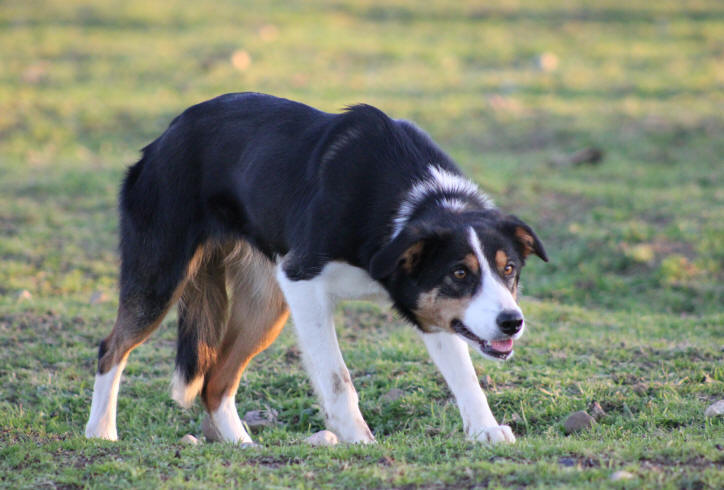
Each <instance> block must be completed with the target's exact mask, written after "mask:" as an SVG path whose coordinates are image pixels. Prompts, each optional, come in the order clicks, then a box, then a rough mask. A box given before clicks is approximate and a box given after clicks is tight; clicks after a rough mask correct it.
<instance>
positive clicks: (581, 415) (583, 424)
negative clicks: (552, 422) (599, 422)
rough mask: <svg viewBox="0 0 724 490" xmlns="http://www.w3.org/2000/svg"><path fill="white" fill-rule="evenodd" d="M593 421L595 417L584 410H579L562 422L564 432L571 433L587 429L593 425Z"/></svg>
mask: <svg viewBox="0 0 724 490" xmlns="http://www.w3.org/2000/svg"><path fill="white" fill-rule="evenodd" d="M595 423H596V419H594V418H593V417H591V416H590V415H588V413H587V412H586V411H585V410H580V411H578V412H573V413H572V414H570V415H569V416H568V418H567V419H566V421H565V423H564V424H563V429H564V430H565V431H566V434H573V433H574V432H580V431H582V430H588V429H590V428H591V427H593V426H594V425H595Z"/></svg>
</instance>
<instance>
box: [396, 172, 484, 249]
mask: <svg viewBox="0 0 724 490" xmlns="http://www.w3.org/2000/svg"><path fill="white" fill-rule="evenodd" d="M440 209H442V210H446V211H448V212H454V213H461V212H465V211H482V210H487V209H495V204H494V203H493V201H492V199H490V197H488V196H487V195H486V194H484V193H483V192H482V191H481V190H480V189H479V188H478V186H477V185H475V184H474V183H473V182H471V181H470V180H468V179H467V178H465V177H464V176H463V175H461V174H459V173H457V172H452V171H450V170H446V169H443V168H441V167H438V166H435V165H430V166H428V167H427V175H426V177H425V178H423V179H420V180H418V181H416V182H414V183H413V184H412V186H411V187H410V188H409V190H408V191H407V192H406V193H405V195H404V197H403V199H402V201H401V202H400V204H399V206H398V208H397V213H396V214H395V217H394V219H393V223H392V233H391V236H390V239H394V238H395V237H396V236H397V235H398V234H399V233H400V231H402V229H403V228H404V227H405V226H406V225H407V224H408V223H409V222H410V221H411V220H412V219H414V218H418V217H419V216H420V215H422V214H424V213H426V212H429V211H432V210H440Z"/></svg>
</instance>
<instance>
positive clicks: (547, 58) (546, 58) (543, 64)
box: [536, 52, 558, 72]
mask: <svg viewBox="0 0 724 490" xmlns="http://www.w3.org/2000/svg"><path fill="white" fill-rule="evenodd" d="M536 64H537V65H538V69H539V70H541V71H546V72H551V71H555V69H556V68H558V56H556V54H555V53H551V52H546V53H541V54H540V55H539V56H538V58H537V59H536Z"/></svg>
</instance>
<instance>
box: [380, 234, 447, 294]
mask: <svg viewBox="0 0 724 490" xmlns="http://www.w3.org/2000/svg"><path fill="white" fill-rule="evenodd" d="M450 233H451V232H450V231H449V230H445V229H438V228H427V227H419V226H407V227H405V228H404V229H403V230H402V231H401V232H400V233H399V234H398V235H397V236H396V237H395V238H394V239H392V241H391V242H390V243H388V244H387V245H385V246H384V247H382V248H381V249H380V250H379V251H378V252H377V253H376V254H375V255H374V256H372V260H370V264H369V273H370V276H372V278H373V279H375V280H378V281H379V280H381V279H384V278H386V277H389V276H390V275H392V273H393V272H395V271H396V270H398V269H402V270H403V271H404V272H406V273H407V274H410V273H412V272H413V271H414V270H415V269H416V268H417V266H418V265H419V264H420V261H421V260H422V256H423V254H424V253H426V252H427V251H429V248H430V247H431V246H432V245H433V243H435V242H439V241H441V240H443V239H445V237H447V236H449V235H450Z"/></svg>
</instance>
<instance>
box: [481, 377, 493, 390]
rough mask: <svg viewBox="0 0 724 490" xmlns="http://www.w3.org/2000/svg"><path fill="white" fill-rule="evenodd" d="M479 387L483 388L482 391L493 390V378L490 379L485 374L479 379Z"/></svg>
mask: <svg viewBox="0 0 724 490" xmlns="http://www.w3.org/2000/svg"><path fill="white" fill-rule="evenodd" d="M480 385H481V386H482V387H483V389H484V390H490V389H492V388H493V386H494V385H493V378H491V377H490V375H489V374H486V375H485V376H483V377H482V378H480Z"/></svg>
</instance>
